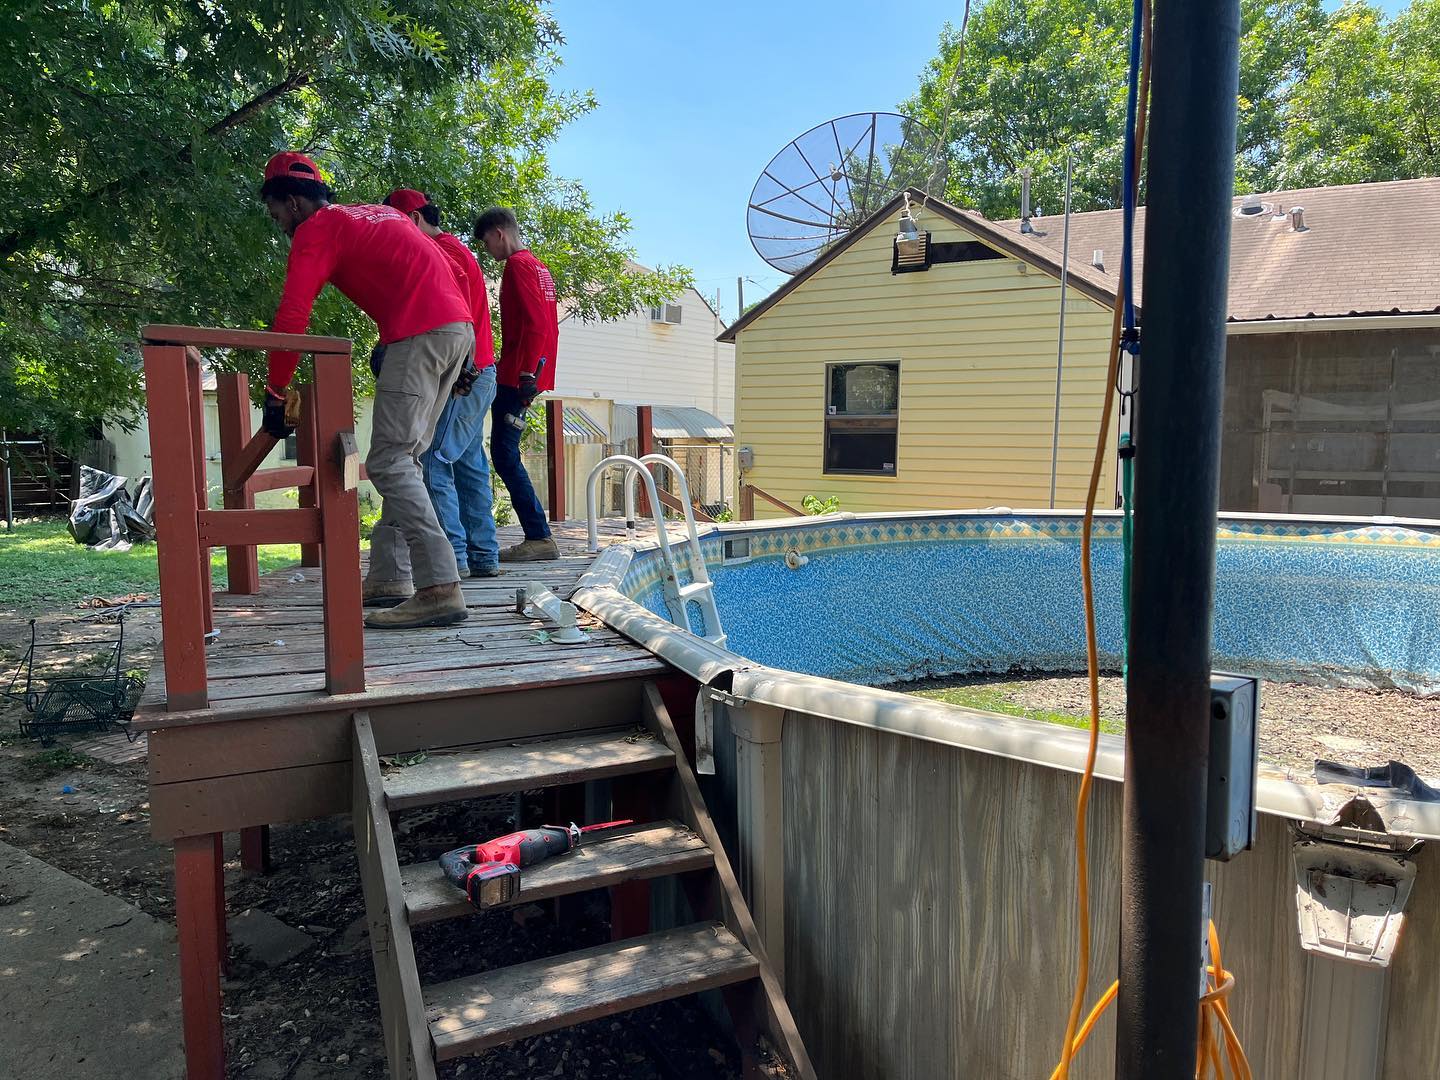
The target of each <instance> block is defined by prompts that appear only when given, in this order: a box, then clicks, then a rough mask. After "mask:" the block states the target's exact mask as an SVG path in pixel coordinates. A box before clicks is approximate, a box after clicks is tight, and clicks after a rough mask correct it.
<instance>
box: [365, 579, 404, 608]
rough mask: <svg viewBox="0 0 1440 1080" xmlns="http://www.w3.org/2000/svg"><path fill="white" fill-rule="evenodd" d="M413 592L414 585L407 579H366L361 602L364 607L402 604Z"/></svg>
mask: <svg viewBox="0 0 1440 1080" xmlns="http://www.w3.org/2000/svg"><path fill="white" fill-rule="evenodd" d="M414 593H415V586H414V584H413V583H412V582H409V581H367V582H365V587H364V589H363V590H362V591H361V593H360V596H361V601H360V602H361V603H362V604H363V605H364V606H365V607H394V606H395V605H396V604H403V603H404V602H405V601H406V600H409V599H410V597H411V596H413V595H414Z"/></svg>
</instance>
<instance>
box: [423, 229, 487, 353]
mask: <svg viewBox="0 0 1440 1080" xmlns="http://www.w3.org/2000/svg"><path fill="white" fill-rule="evenodd" d="M431 239H432V240H434V241H435V243H437V244H439V245H440V250H441V251H443V252H445V254H446V255H448V256H449V257H450V261H451V263H453V264H454V266H455V270H456V272H457V273H458V274H459V275H460V280H461V282H462V283H463V288H464V292H465V298H466V299H467V300H469V301H470V321H471V322H473V323H474V324H475V366H476V368H478V369H479V370H481V371H484V370H485V369H486V368H487V367H490V366H491V365H492V364H494V363H495V332H494V331H493V330H492V329H491V327H490V293H489V292H488V291H487V290H486V288H485V271H484V270H482V269H481V268H480V262H479V260H478V259H476V258H475V254H474V252H472V251H471V250H470V249H469V248H468V247H466V246H465V245H464V244H462V243H461V242H460V240H459V238H458V237H455V236H452V235H451V234H450V233H448V232H442V233H440V234H439V235H437V236H433V237H431Z"/></svg>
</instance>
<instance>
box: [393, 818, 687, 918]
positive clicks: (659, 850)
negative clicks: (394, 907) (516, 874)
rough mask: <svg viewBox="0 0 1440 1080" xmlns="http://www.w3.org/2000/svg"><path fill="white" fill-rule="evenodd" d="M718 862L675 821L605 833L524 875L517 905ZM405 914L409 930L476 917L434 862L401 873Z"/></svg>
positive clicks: (521, 875) (461, 893)
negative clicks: (463, 917) (444, 921)
mask: <svg viewBox="0 0 1440 1080" xmlns="http://www.w3.org/2000/svg"><path fill="white" fill-rule="evenodd" d="M714 865H715V857H714V856H713V855H712V854H711V853H710V849H709V848H708V847H706V845H705V841H704V840H702V839H701V838H700V836H699V835H698V834H697V833H694V832H691V831H690V830H689V829H687V828H686V827H685V826H684V825H681V824H679V823H678V822H674V821H663V822H654V823H651V824H647V825H633V826H628V827H625V828H619V829H615V830H613V831H610V830H606V831H605V832H603V833H598V834H594V838H593V839H591V838H590V837H587V838H586V840H585V843H584V844H583V845H582V846H581V847H580V848H579V849H578V850H576V851H574V852H571V853H569V854H566V855H560V856H557V857H555V858H553V859H547V860H546V861H545V862H543V863H540V864H538V865H537V866H534V867H530V868H528V869H526V870H523V871H521V874H520V895H519V896H518V897H517V898H516V899H515V901H514V902H515V903H516V904H524V903H528V902H531V901H535V900H544V899H547V898H549V897H552V896H563V895H565V894H568V893H577V892H584V891H585V890H586V889H599V888H604V887H607V886H610V885H619V884H621V883H622V882H626V881H635V880H639V879H643V878H654V877H665V876H668V875H670V874H683V873H687V872H688V871H691V870H707V869H709V868H710V867H712V866H714ZM400 881H401V885H402V887H403V889H404V893H405V915H406V918H407V919H408V920H409V922H410V925H411V926H418V925H420V924H421V923H430V922H438V921H440V920H441V919H455V918H460V917H462V916H465V915H472V914H474V912H475V909H474V908H473V907H471V906H470V901H469V899H468V898H467V897H466V896H465V893H464V892H462V891H461V890H460V889H457V888H456V887H455V886H454V885H452V884H450V882H449V881H447V880H445V875H444V874H443V873H441V871H440V864H439V862H437V861H435V860H430V861H428V862H423V863H412V864H410V865H409V866H402V867H401V868H400Z"/></svg>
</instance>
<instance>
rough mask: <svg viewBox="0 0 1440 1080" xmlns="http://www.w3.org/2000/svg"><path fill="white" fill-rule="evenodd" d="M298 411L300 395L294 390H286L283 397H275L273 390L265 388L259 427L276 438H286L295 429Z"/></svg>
mask: <svg viewBox="0 0 1440 1080" xmlns="http://www.w3.org/2000/svg"><path fill="white" fill-rule="evenodd" d="M292 395H293V398H294V400H293V402H292V400H291V397H292ZM299 413H300V395H299V394H297V393H295V391H294V390H287V391H286V392H285V396H284V397H276V396H275V392H274V391H273V390H270V389H268V388H267V389H266V391H265V408H264V411H263V412H262V413H261V417H260V427H261V428H262V429H263V430H264V431H266V432H267V433H268V434H270V435H273V436H274V437H275V438H276V439H287V438H289V437H290V433H291V432H292V431H294V430H295V424H296V421H297V420H298V419H299Z"/></svg>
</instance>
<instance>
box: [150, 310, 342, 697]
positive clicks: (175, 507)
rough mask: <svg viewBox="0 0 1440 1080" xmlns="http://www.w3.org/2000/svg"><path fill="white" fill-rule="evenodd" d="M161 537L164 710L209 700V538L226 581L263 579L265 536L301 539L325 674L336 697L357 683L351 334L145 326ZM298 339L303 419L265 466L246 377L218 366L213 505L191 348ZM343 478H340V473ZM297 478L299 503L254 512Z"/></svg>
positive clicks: (281, 345) (263, 436) (238, 587)
mask: <svg viewBox="0 0 1440 1080" xmlns="http://www.w3.org/2000/svg"><path fill="white" fill-rule="evenodd" d="M141 338H142V341H143V350H142V351H143V354H144V359H145V396H146V401H147V407H148V411H149V417H150V453H151V457H152V462H153V472H154V483H155V537H156V542H157V544H158V545H159V569H160V620H161V626H162V632H163V642H162V648H163V652H164V657H165V694H166V708H167V709H168V710H169V711H172V712H174V711H177V710H184V709H197V708H204V707H205V706H206V705H207V703H208V689H207V680H206V671H205V642H206V635H207V634H208V633H209V632H210V631H211V630H212V629H213V628H214V604H213V597H212V592H211V583H210V549H211V548H216V547H224V548H225V549H226V565H227V569H228V574H229V591H230V592H232V593H242V594H253V593H256V592H258V591H259V589H260V573H259V560H258V556H257V552H256V548H257V546H258V545H260V544H276V543H299V544H301V545H302V552H303V555H304V558H303V561H304V562H305V565H309V566H322V567H323V568H324V570H323V585H322V590H321V595H322V598H323V605H324V625H325V685H326V689H327V690H328V691H329V692H330V693H332V694H340V693H351V692H355V691H359V690H363V689H364V688H365V652H364V630H363V625H362V612H361V608H360V508H359V502H358V499H357V496H356V490H355V487H356V480H355V478H356V477H357V476H358V473H359V465H358V460H357V459H358V453H357V451H356V449H355V435H354V429H355V420H354V398H353V391H352V384H351V371H350V362H351V361H350V342H349V341H348V340H346V339H345V338H326V337H310V336H308V335H302V334H271V333H263V332H258V331H252V330H222V329H214V328H209V327H195V326H147V327H145V328H144V329H143V330H142V331H141ZM201 347H205V348H227V349H257V350H264V349H294V350H296V351H297V352H302V353H311V354H313V355H314V357H315V385H314V386H313V387H311V388H308V390H309V392H308V393H307V394H306V395H305V397H304V405H303V409H302V414H301V421H300V427H299V428H298V430H297V433H296V434H297V439H296V443H297V448H298V449H297V457H298V458H299V464H297V465H293V466H288V467H285V468H280V469H271V470H265V471H260V463H261V462H262V461H264V460H265V457H266V455H267V454H269V453H270V451H271V450H273V449H274V447H275V443H276V441H277V440H276V439H275V438H274V436H272V435H269V434H267V433H265V432H263V431H262V432H259V433H258V434H252V433H251V430H250V408H249V400H250V395H249V382H248V380H247V379H246V377H245V376H244V375H236V374H226V375H219V376H217V377H216V397H217V404H218V405H219V412H220V466H221V476H222V478H223V479H222V485H221V486H222V489H223V491H222V500H223V506H224V509H222V510H211V509H210V508H209V503H208V498H207V492H206V476H205V459H206V455H205V401H204V395H203V394H202V392H201V371H200V354H199V352H198V349H199V348H201ZM347 477H348V479H347ZM287 487H296V488H299V491H300V505H299V506H298V507H297V508H295V509H291V510H257V509H255V495H256V494H257V493H258V492H261V491H273V490H276V489H278V488H287Z"/></svg>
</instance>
